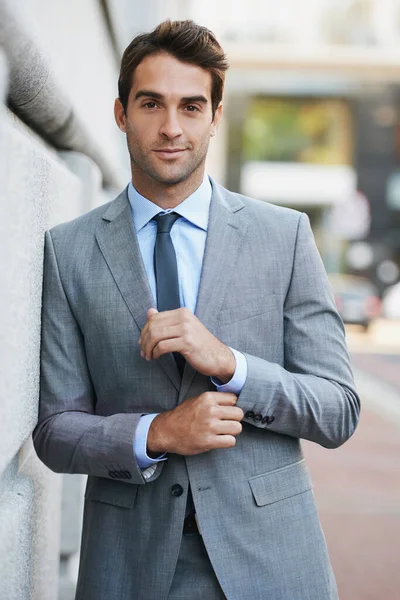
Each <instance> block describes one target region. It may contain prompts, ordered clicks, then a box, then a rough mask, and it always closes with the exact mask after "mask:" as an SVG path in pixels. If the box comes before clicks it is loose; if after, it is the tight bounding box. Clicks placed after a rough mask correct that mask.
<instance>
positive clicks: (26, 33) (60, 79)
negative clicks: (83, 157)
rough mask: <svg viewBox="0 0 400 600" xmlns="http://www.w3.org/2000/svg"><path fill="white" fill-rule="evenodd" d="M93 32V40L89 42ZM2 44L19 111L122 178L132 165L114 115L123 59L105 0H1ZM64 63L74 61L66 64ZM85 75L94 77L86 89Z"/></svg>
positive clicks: (55, 140) (106, 173)
mask: <svg viewBox="0 0 400 600" xmlns="http://www.w3.org/2000/svg"><path fill="white" fill-rule="evenodd" d="M35 4H37V5H36V6H35ZM49 17H50V19H51V23H49V22H48V21H47V19H49ZM68 20H69V21H70V22H71V25H74V27H73V29H74V43H73V44H71V31H72V27H71V29H69V28H68V27H66V26H65V25H66V23H67V22H68ZM75 25H79V26H78V27H75ZM50 32H53V36H51V35H50ZM92 35H93V37H91V36H92ZM89 38H90V39H93V40H95V41H94V42H93V44H91V45H88V44H87V40H88V39H89ZM46 41H47V44H46ZM61 41H64V44H62V43H60V42H61ZM0 43H1V44H2V45H3V46H4V49H5V53H6V55H7V59H8V63H9V69H10V83H9V98H10V102H11V105H12V107H13V110H15V111H16V112H17V114H18V115H19V116H20V117H21V118H22V119H23V120H24V121H25V122H27V123H28V124H29V125H30V126H32V127H33V128H34V129H35V130H36V131H38V132H39V133H40V134H41V135H43V136H44V137H45V138H46V139H48V140H50V141H51V143H52V144H54V145H55V146H56V147H57V148H63V149H68V150H78V151H80V152H84V153H86V154H87V155H88V156H91V157H92V158H93V160H94V161H95V162H96V163H97V164H98V165H99V166H100V168H101V171H102V176H103V178H104V180H105V182H106V183H107V184H108V185H116V186H118V185H123V183H124V181H125V178H126V175H127V166H128V164H127V161H126V160H125V166H123V161H122V148H123V137H122V136H121V134H120V133H119V132H118V130H117V128H116V125H114V124H113V115H112V102H113V99H114V96H115V95H116V80H117V68H116V67H117V65H116V60H115V57H114V54H113V51H112V48H110V42H109V37H108V34H107V30H106V28H105V24H104V22H103V19H102V15H101V11H100V9H99V3H98V2H95V1H94V0H88V2H85V3H78V2H77V1H76V0H75V1H74V2H73V1H71V2H68V3H65V2H60V1H58V2H51V1H46V2H40V3H37V2H36V3H35V2H31V1H29V2H28V1H27V0H25V1H23V2H20V3H18V4H17V3H15V2H13V1H12V0H0ZM92 45H94V46H95V47H96V49H97V56H96V55H95V53H94V52H93V50H92ZM89 48H90V49H91V51H90V53H89V52H88V49H89ZM57 50H59V51H58V52H57ZM85 50H86V55H85ZM80 51H83V56H82V54H81V53H80ZM55 56H56V57H59V60H55V59H54V57H55ZM99 58H101V59H103V62H101V60H99ZM65 65H69V66H70V67H69V70H68V71H67V70H66V69H65ZM72 65H74V70H73V69H72ZM63 67H64V69H63ZM67 73H69V74H71V73H75V74H78V73H79V74H81V75H82V77H81V80H79V79H78V78H77V77H75V79H74V78H73V77H71V75H70V77H69V78H68V79H67V81H65V75H66V74H67ZM83 74H85V75H86V80H89V84H88V83H86V86H84V87H86V89H84V90H83V91H84V92H86V93H84V94H82V82H83ZM90 83H92V84H93V88H92V89H89V85H90ZM96 87H97V90H96ZM99 89H100V90H101V92H100V93H99ZM92 96H93V97H92ZM103 96H105V97H107V98H108V104H105V103H104V101H103V100H101V98H102V97H103ZM99 106H100V107H101V109H100V110H99ZM94 119H95V120H94ZM102 121H103V122H102ZM99 138H100V139H99ZM119 159H120V160H119Z"/></svg>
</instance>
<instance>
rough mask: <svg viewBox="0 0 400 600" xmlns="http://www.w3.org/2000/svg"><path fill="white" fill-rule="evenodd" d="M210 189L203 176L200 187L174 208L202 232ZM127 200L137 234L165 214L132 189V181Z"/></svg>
mask: <svg viewBox="0 0 400 600" xmlns="http://www.w3.org/2000/svg"><path fill="white" fill-rule="evenodd" d="M211 195H212V187H211V183H210V180H209V178H208V175H207V174H205V175H204V179H203V181H202V183H201V185H200V186H199V187H198V188H197V190H196V191H195V192H193V194H191V195H190V196H188V198H186V199H185V200H184V201H183V202H181V203H180V204H178V206H177V207H176V208H174V209H173V210H174V212H176V213H178V215H181V216H182V217H184V218H185V219H187V220H188V221H190V222H191V223H193V225H196V226H197V227H200V229H203V230H204V231H207V228H208V213H209V211H210V203H211ZM128 198H129V203H130V205H131V209H132V216H133V223H134V225H135V230H136V233H138V232H139V231H140V230H141V229H143V227H144V226H145V225H147V223H148V222H149V221H151V219H152V218H153V217H155V216H156V215H158V213H159V212H165V211H163V210H162V209H160V207H159V206H158V205H157V204H154V202H152V201H151V200H148V199H147V198H145V197H144V196H142V195H141V194H139V192H138V191H137V190H136V189H135V188H134V187H133V183H132V181H130V182H129V185H128Z"/></svg>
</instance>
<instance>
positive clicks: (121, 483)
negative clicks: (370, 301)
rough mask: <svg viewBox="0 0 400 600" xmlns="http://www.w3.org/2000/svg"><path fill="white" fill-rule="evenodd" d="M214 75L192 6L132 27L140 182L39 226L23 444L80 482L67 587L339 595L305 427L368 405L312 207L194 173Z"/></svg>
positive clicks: (202, 150)
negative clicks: (74, 561) (38, 313)
mask: <svg viewBox="0 0 400 600" xmlns="http://www.w3.org/2000/svg"><path fill="white" fill-rule="evenodd" d="M226 69H227V62H226V59H225V56H224V53H223V51H222V49H221V47H220V45H219V44H218V42H217V41H216V39H215V37H214V36H213V34H212V33H211V32H209V31H208V30H207V29H205V28H203V27H199V26H197V25H195V24H194V23H193V22H191V21H183V22H173V23H171V22H169V21H167V22H165V23H162V24H161V25H160V26H159V27H157V28H156V29H155V30H154V31H153V32H152V33H149V34H143V35H141V36H138V37H137V38H135V39H134V40H133V41H132V43H131V44H130V45H129V46H128V48H127V49H126V51H125V53H124V55H123V58H122V63H121V74H120V79H119V98H118V99H117V100H116V102H115V118H116V121H117V124H118V126H119V127H120V129H121V130H122V131H123V132H125V133H126V136H127V143H128V149H129V153H130V159H131V166H132V181H131V182H130V183H129V186H128V187H127V189H126V190H124V191H123V192H122V194H121V195H120V196H118V198H117V199H116V200H114V201H112V202H110V203H109V204H107V205H106V206H103V207H100V208H98V209H96V210H94V211H91V212H90V213H88V214H86V215H84V216H83V217H80V218H78V219H76V220H75V221H72V222H71V223H67V224H63V225H59V226H57V227H55V228H54V229H53V230H52V231H50V232H47V233H46V249H45V272H44V292H43V327H42V359H41V366H42V369H41V396H40V415H39V422H38V425H37V427H36V430H35V432H34V442H35V447H36V450H37V453H38V455H39V457H40V458H41V459H42V460H43V462H45V464H47V465H48V466H49V467H50V468H51V469H53V470H54V471H57V472H67V473H86V474H87V475H89V478H88V484H87V490H86V501H85V513H84V525H83V535H82V548H81V562H80V573H79V580H78V588H77V596H76V597H77V598H78V599H79V600H133V599H140V600H163V599H167V598H168V599H169V600H177V599H181V600H192V599H193V600H195V599H203V598H207V599H211V600H212V599H222V598H227V599H228V600H243V599H246V600H247V599H248V600H257V599H260V600H261V599H265V600H266V599H268V600H324V599H332V598H337V592H336V587H335V582H334V578H333V575H332V571H331V567H330V564H329V558H328V555H327V550H326V546H325V541H324V537H323V534H322V532H321V528H320V524H319V520H318V516H317V512H316V508H315V503H314V497H313V492H312V485H311V482H310V478H309V475H308V472H307V468H306V465H305V463H304V459H303V455H302V450H301V446H300V438H305V439H309V440H312V441H314V442H317V443H318V444H321V445H323V446H325V447H327V448H335V447H337V446H339V445H340V444H342V443H343V442H345V441H346V440H347V439H348V438H349V437H350V436H351V435H352V433H353V431H354V429H355V427H356V424H357V419H358V414H359V400H358V397H357V394H356V392H355V390H354V384H353V380H352V375H351V371H350V368H349V363H348V357H347V352H346V347H345V341H344V334H343V326H342V322H341V320H340V318H339V317H338V314H337V312H336V310H335V307H334V302H333V299H332V295H331V292H330V289H329V285H328V282H327V278H326V274H325V271H324V268H323V266H322V263H321V260H320V257H319V254H318V252H317V250H316V247H315V244H314V240H313V236H312V233H311V230H310V226H309V222H308V219H307V217H306V216H305V215H304V214H300V213H298V212H296V211H292V210H288V209H285V208H279V207H274V206H271V205H268V204H266V203H262V202H259V201H256V200H252V199H250V198H245V197H243V196H240V195H238V194H234V193H231V192H229V191H227V190H225V189H224V188H222V187H221V186H219V185H218V184H216V183H215V182H213V181H210V179H209V178H208V177H207V176H206V175H205V173H204V169H205V160H206V155H207V150H208V144H209V140H210V137H211V136H213V135H214V134H215V133H216V130H217V128H218V125H219V123H220V120H221V116H222V104H221V99H222V90H223V83H224V74H225V71H226Z"/></svg>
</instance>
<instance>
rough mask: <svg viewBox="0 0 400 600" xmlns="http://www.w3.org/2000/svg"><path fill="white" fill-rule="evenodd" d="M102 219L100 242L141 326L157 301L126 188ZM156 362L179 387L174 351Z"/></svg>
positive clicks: (110, 267) (119, 286) (98, 235)
mask: <svg viewBox="0 0 400 600" xmlns="http://www.w3.org/2000/svg"><path fill="white" fill-rule="evenodd" d="M103 221H104V225H103V226H102V227H101V228H100V229H99V230H98V231H97V233H96V238H97V242H98V244H99V247H100V250H101V252H102V254H103V256H104V259H105V261H106V263H107V265H108V267H109V269H110V271H111V273H112V275H113V277H114V280H115V283H116V285H117V286H118V289H119V291H120V292H121V295H122V297H123V298H124V300H125V302H126V304H127V306H128V308H129V311H130V312H131V314H132V317H133V318H134V320H135V321H136V324H137V326H138V327H139V329H140V330H142V328H143V327H144V325H145V323H146V321H147V311H148V309H149V308H151V307H154V306H155V303H154V299H153V296H152V293H151V290H150V286H149V283H148V280H147V275H146V270H145V267H144V264H143V259H142V254H141V252H140V247H139V243H138V240H137V236H136V232H135V230H134V226H133V220H132V213H131V207H130V204H129V200H128V195H127V190H126V189H125V190H124V191H123V192H122V193H121V194H120V195H119V196H118V198H117V199H116V200H115V201H114V202H112V203H110V204H109V205H108V208H107V210H106V212H105V213H104V215H103ZM157 362H158V363H159V364H160V365H161V367H162V368H163V369H164V371H165V372H166V374H167V375H168V377H169V378H170V379H171V381H172V383H173V384H174V386H175V387H176V389H177V390H179V388H180V386H181V380H180V375H179V371H178V368H177V366H176V362H175V359H174V357H173V355H172V354H166V355H164V356H162V357H160V358H159V360H158V361H157Z"/></svg>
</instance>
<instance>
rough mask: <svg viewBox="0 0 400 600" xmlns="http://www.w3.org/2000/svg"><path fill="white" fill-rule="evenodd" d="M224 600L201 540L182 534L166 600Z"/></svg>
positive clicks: (195, 535)
mask: <svg viewBox="0 0 400 600" xmlns="http://www.w3.org/2000/svg"><path fill="white" fill-rule="evenodd" d="M205 598H207V600H226V596H225V595H224V593H223V591H222V589H221V587H220V585H219V583H218V580H217V578H216V576H215V573H214V570H213V568H212V566H211V562H210V559H209V558H208V554H207V551H206V548H205V546H204V544H203V538H202V537H201V535H199V534H197V533H190V534H187V533H186V534H183V535H182V542H181V547H180V550H179V557H178V563H177V566H176V570H175V574H174V578H173V580H172V584H171V588H170V591H169V594H168V600H204V599H205Z"/></svg>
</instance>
